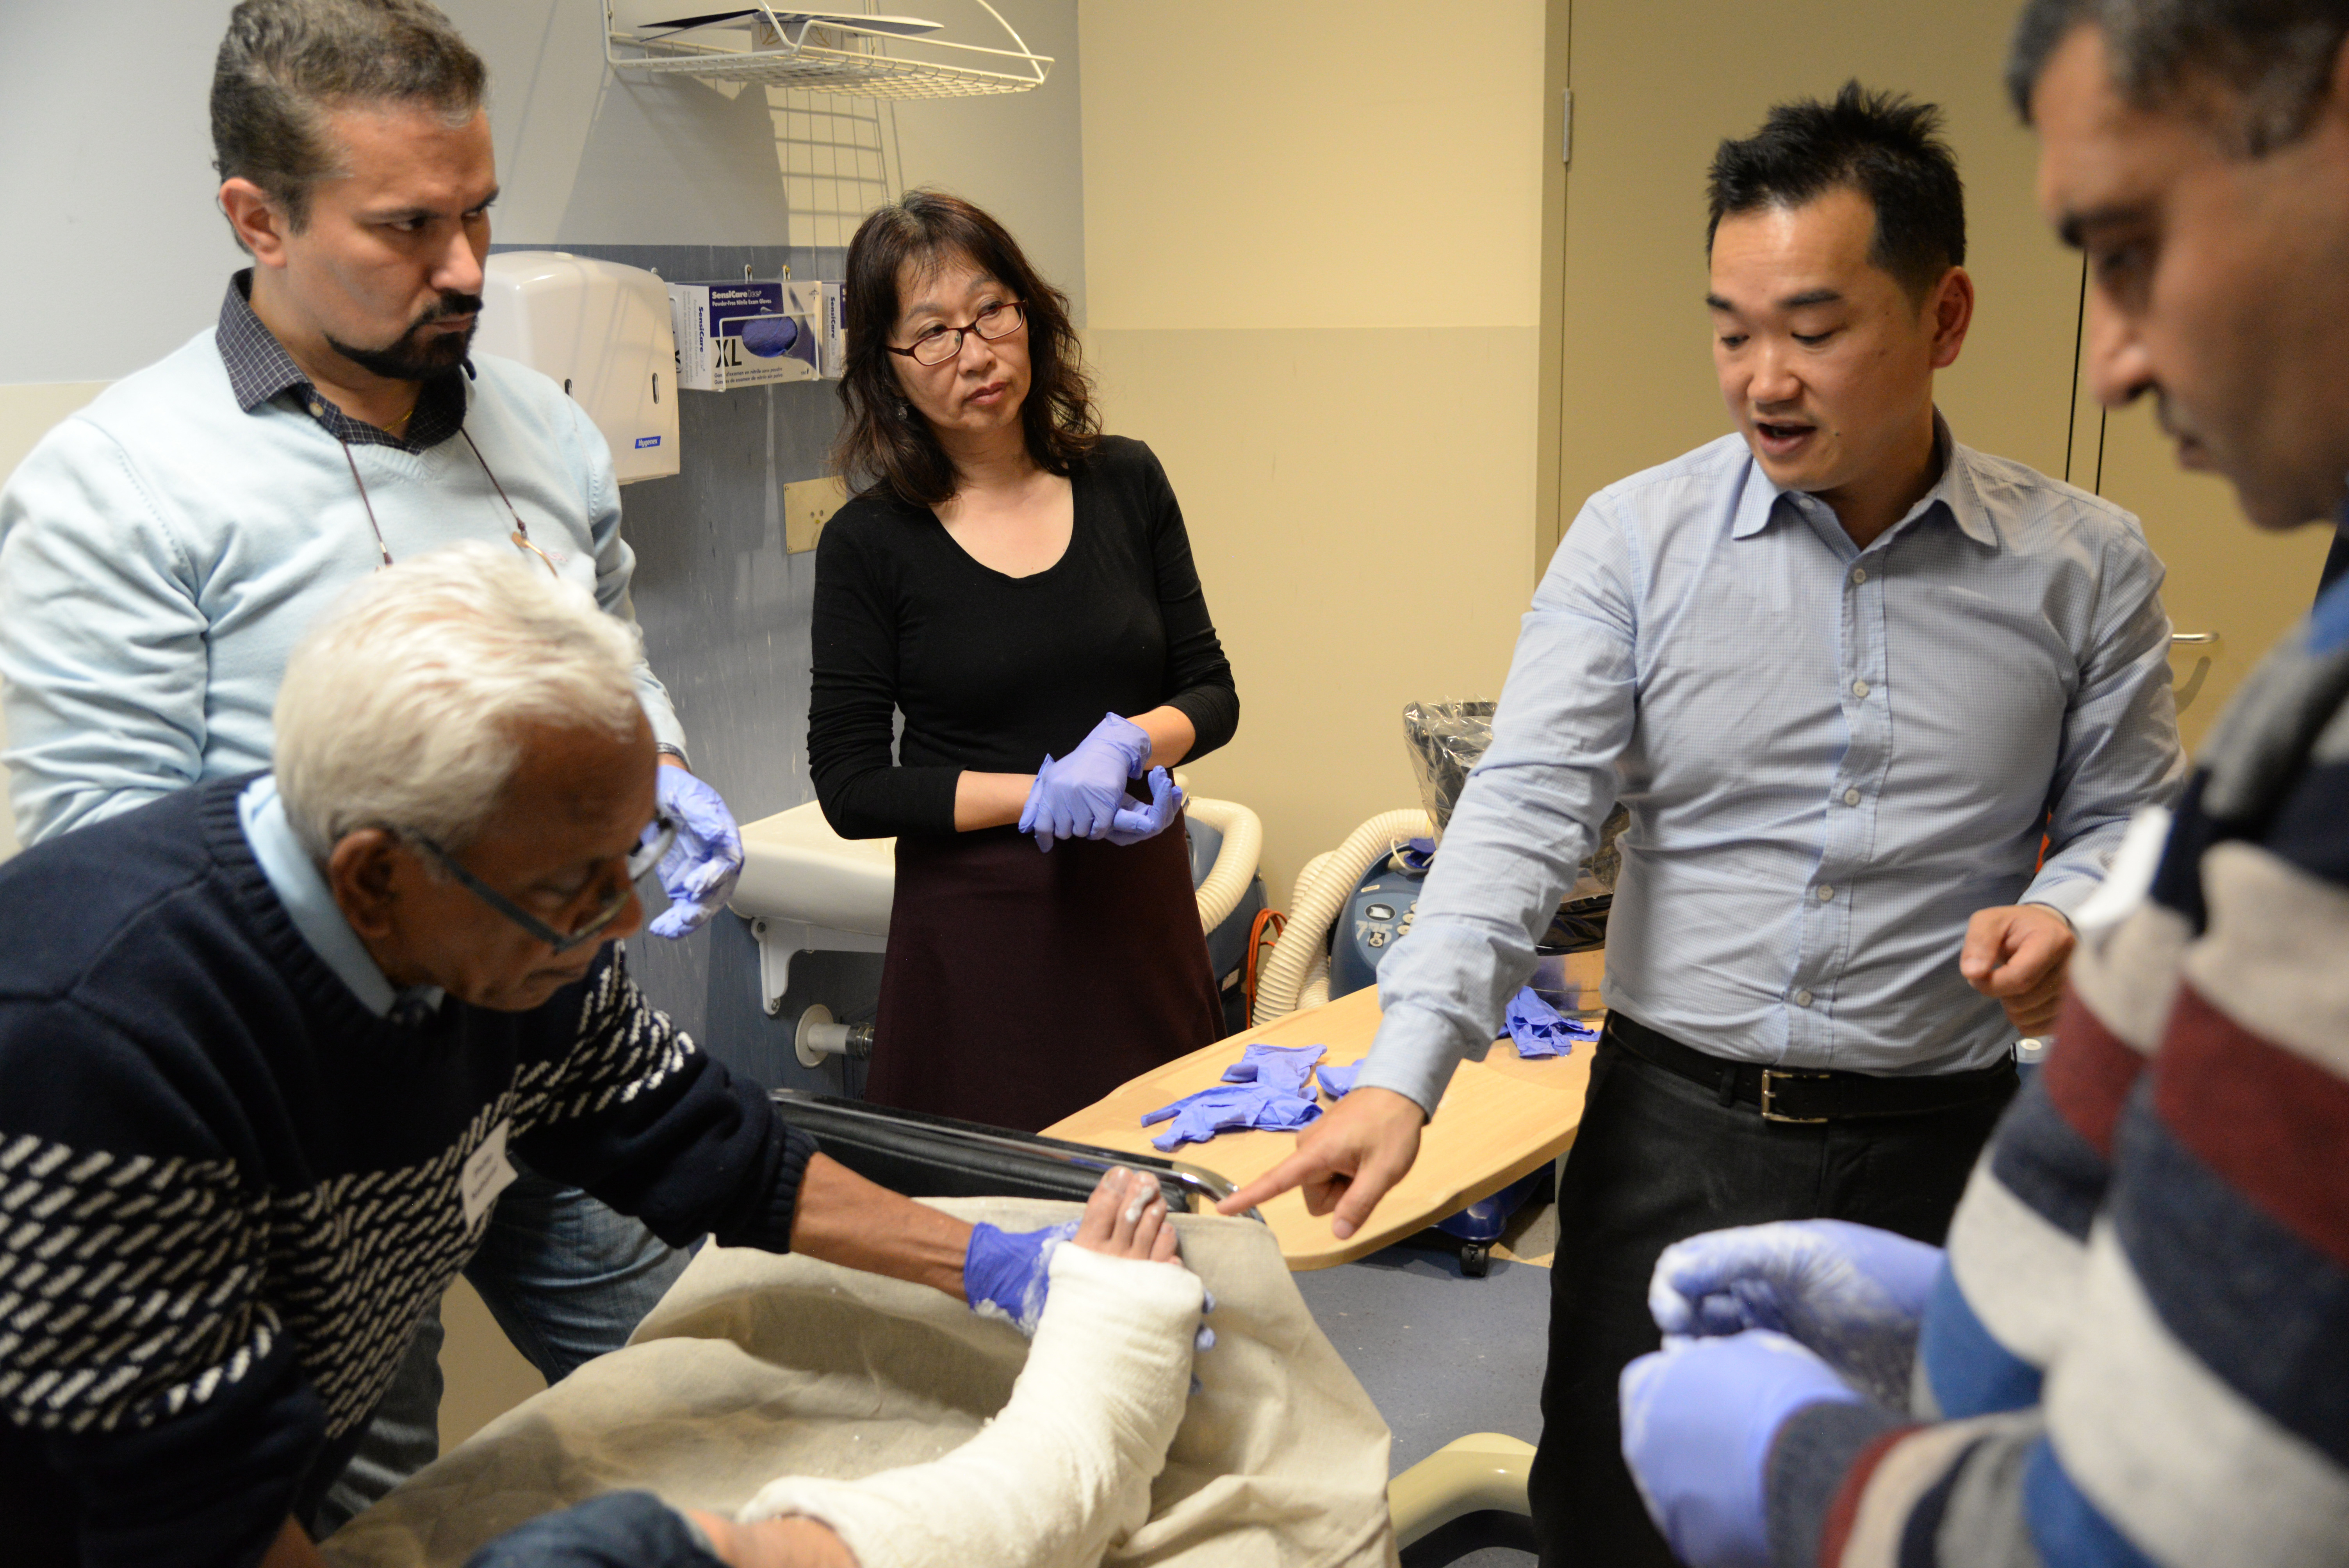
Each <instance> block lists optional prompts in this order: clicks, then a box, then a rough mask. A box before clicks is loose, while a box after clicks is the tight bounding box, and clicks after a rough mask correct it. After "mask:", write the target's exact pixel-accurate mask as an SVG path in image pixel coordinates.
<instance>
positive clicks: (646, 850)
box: [400, 811, 678, 953]
mask: <svg viewBox="0 0 2349 1568" xmlns="http://www.w3.org/2000/svg"><path fill="white" fill-rule="evenodd" d="M677 834H678V820H677V819H676V818H674V817H672V816H670V815H669V814H668V813H667V812H666V811H663V812H661V813H660V814H658V815H657V816H656V817H654V818H653V820H652V823H651V825H650V826H648V827H647V828H646V829H645V836H644V839H643V840H642V841H640V842H639V843H638V844H637V845H636V848H635V849H633V850H631V851H628V858H627V880H626V881H625V882H621V883H620V884H619V886H618V887H616V888H615V889H614V890H613V891H612V892H610V893H608V894H606V895H605V899H604V902H603V903H599V904H597V905H596V906H595V910H594V912H593V913H590V914H589V915H588V916H587V918H586V919H585V921H583V922H581V923H579V924H577V925H574V926H573V927H572V928H571V929H570V930H569V931H568V932H563V931H557V930H556V929H555V928H554V927H553V926H551V925H549V924H547V923H546V922H544V921H543V920H541V919H539V918H538V916H536V915H534V914H533V913H530V911H528V910H526V909H524V908H523V907H522V906H521V905H520V904H518V903H514V902H513V900H512V899H510V898H508V897H506V895H505V894H503V893H502V892H499V891H498V890H497V889H495V888H493V887H492V886H491V885H490V884H489V883H487V882H483V881H482V880H481V878H479V877H477V876H475V875H474V874H473V873H472V872H469V871H467V870H466V869H465V868H464V867H463V866H461V865H460V864H459V863H458V861H457V857H456V856H454V855H452V854H450V852H449V851H447V850H444V849H442V848H441V847H440V845H439V844H437V843H435V842H433V841H431V840H430V839H428V838H426V837H425V836H424V835H423V834H421V833H404V834H401V835H400V836H401V837H403V838H405V839H406V840H408V841H409V842H410V843H412V844H414V845H416V846H417V847H418V848H419V849H421V850H423V851H425V852H426V853H427V854H429V855H430V856H431V857H432V858H433V859H434V860H435V861H438V862H440V869H441V870H443V871H445V872H448V873H449V874H450V876H452V877H454V878H456V879H457V882H458V883H459V884H460V886H462V887H463V888H464V890H465V891H466V892H470V893H471V894H472V895H473V896H474V897H475V898H478V899H480V900H481V902H482V903H486V904H488V905H489V906H490V907H491V908H492V909H494V910H496V911H497V912H498V913H500V914H502V915H504V916H505V917H506V918H507V919H508V920H510V921H512V922H513V923H514V924H516V925H518V926H520V927H522V928H523V930H524V931H526V932H528V933H530V934H531V935H533V936H534V937H536V938H537V939H538V940H539V941H541V942H543V943H545V944H546V945H547V946H548V948H549V949H551V950H552V951H554V952H556V953H568V952H570V951H571V950H572V949H573V948H574V947H579V946H582V945H584V944H587V943H589V942H593V941H594V940H595V938H597V937H599V936H601V935H603V934H604V933H605V932H606V931H608V930H610V929H611V925H612V923H613V922H614V921H616V920H617V919H619V918H620V912H621V911H623V910H625V909H626V908H627V907H628V899H629V896H630V894H631V892H633V890H634V889H635V887H636V883H638V882H642V881H643V880H644V879H645V878H646V877H647V876H649V875H650V874H651V873H652V872H653V870H654V868H655V867H657V866H658V865H659V864H660V863H661V857H662V856H664V855H666V854H667V853H668V851H669V846H671V845H672V844H674V843H676V842H677Z"/></svg>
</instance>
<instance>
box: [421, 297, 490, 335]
mask: <svg viewBox="0 0 2349 1568" xmlns="http://www.w3.org/2000/svg"><path fill="white" fill-rule="evenodd" d="M480 314H481V295H479V294H460V293H458V292H457V291H456V290H455V289H443V290H441V291H440V298H439V299H437V300H435V301H433V302H432V304H431V305H430V307H429V308H428V309H427V310H426V311H425V313H424V314H423V315H419V316H418V317H417V318H416V320H415V323H414V324H413V325H410V326H409V329H408V330H409V331H410V332H414V331H415V330H416V328H417V327H419V326H429V325H432V324H433V323H434V322H436V321H446V320H448V319H449V318H450V316H452V315H480Z"/></svg>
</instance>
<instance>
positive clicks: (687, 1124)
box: [0, 778, 814, 1568]
mask: <svg viewBox="0 0 2349 1568" xmlns="http://www.w3.org/2000/svg"><path fill="white" fill-rule="evenodd" d="M247 782H248V779H239V778H232V779H219V780H215V781H213V782H211V783H207V784H200V785H197V786H194V787H192V788H191V789H184V790H182V791H181V792H180V793H178V794H176V795H171V796H167V797H165V798H164V799H160V800H158V801H156V802H154V803H153V804H152V805H149V806H145V807H142V808H140V809H139V810H135V811H129V812H126V813H124V814H123V815H121V816H119V817H115V818H111V819H109V820H106V821H103V822H99V823H97V824H96V825H94V826H91V827H88V828H84V829H81V830H79V831H77V832H72V833H67V834H66V835H64V836H63V837H61V838H57V839H52V840H50V841H47V843H43V844H39V845H36V846H35V847H34V848H32V849H30V850H27V851H25V852H24V853H23V854H21V855H19V856H18V857H16V860H14V861H11V862H10V863H9V864H7V865H6V866H5V867H0V1561H5V1562H6V1563H9V1564H10V1565H11V1568H16V1565H17V1564H23V1565H25V1568H41V1565H46V1564H49V1563H79V1564H82V1565H83V1568H98V1565H100V1564H117V1563H119V1564H131V1563H137V1564H140V1565H142V1568H148V1565H188V1568H194V1565H197V1564H204V1565H214V1564H217V1565H220V1568H238V1565H241V1564H250V1563H256V1562H258V1561H259V1560H260V1559H261V1556H262V1554H263V1553H264V1551H265V1550H266V1549H267V1547H268V1545H269V1543H270V1542H271V1541H272V1540H274V1538H275V1536H276V1534H277V1532H278V1529H279V1527H280V1526H281V1525H282V1524H283V1523H284V1522H285V1519H286V1517H287V1515H288V1514H293V1515H295V1516H296V1517H300V1516H302V1515H304V1514H305V1513H306V1512H307V1511H308V1509H309V1508H310V1507H311V1506H312V1505H314V1504H315V1503H316V1500H317V1498H318V1497H319V1496H320V1495H321V1494H322V1493H323V1492H324V1491H325V1490H326V1486H327V1484H328V1483H330V1482H331V1481H332V1480H333V1479H334V1477H335V1475H336V1472H337V1471H339V1470H340V1469H341V1468H342V1466H343V1464H344V1462H345V1461H347V1460H348V1459H349V1457H350V1454H351V1452H352V1450H353V1449H354V1448H356V1446H357V1441H358V1437H359V1434H360V1432H361V1431H362V1430H363V1429H364V1428H365V1423H366V1420H367V1415H368V1413H369V1411H370V1410H371V1409H372V1408H373V1407H374V1404H375V1402H376V1400H377V1399H378V1398H379V1397H380V1396H381V1395H382V1393H383V1391H384V1388H385V1387H386V1385H387V1384H388V1382H389V1381H390V1378H391V1375H392V1372H393V1370H394V1369H395V1367H397V1366H398V1361H399V1357H400V1353H401V1351H402V1349H403V1348H404V1347H405V1346H406V1344H407V1340H408V1335H409V1329H411V1328H412V1327H414V1326H415V1324H416V1320H417V1316H418V1315H419V1313H420V1312H421V1311H422V1310H423V1309H424V1308H425V1307H426V1306H427V1305H429V1304H430V1303H431V1302H433V1301H434V1300H437V1299H438V1298H439V1296H440V1293H441V1292H442V1291H443V1290H445V1289H446V1288H447V1287H448V1285H449V1283H450V1280H451V1279H452V1278H453V1277H454V1276H455V1274H456V1273H457V1270H458V1268H459V1266H460V1264H462V1263H463V1262H464V1261H465V1259H466V1258H467V1256H469V1255H470V1254H471V1252H472V1249H473V1246H474V1244H475V1243H477V1242H479V1240H480V1239H481V1226H482V1224H483V1223H485V1222H486V1220H487V1203H486V1202H485V1200H486V1198H487V1197H488V1196H489V1195H490V1194H491V1193H492V1192H493V1191H494V1182H493V1181H485V1180H484V1178H485V1177H492V1176H493V1174H494V1173H495V1172H497V1171H501V1170H502V1161H499V1160H498V1158H497V1150H496V1147H495V1145H496V1142H497V1140H498V1139H499V1138H500V1137H503V1138H505V1139H507V1140H510V1141H509V1143H508V1147H509V1148H510V1149H511V1150H512V1151H513V1152H514V1153H515V1154H517V1155H519V1156H521V1157H522V1158H524V1159H526V1160H528V1161H530V1163H531V1164H532V1165H533V1166H535V1167H536V1168H537V1169H538V1170H540V1171H543V1172H545V1173H546V1174H548V1175H550V1176H554V1177H555V1178H556V1179H558V1180H560V1181H568V1182H573V1183H575V1184H577V1185H579V1186H582V1187H585V1188H586V1189H587V1190H588V1191H591V1192H593V1193H595V1195H596V1196H597V1197H599V1198H602V1199H603V1200H604V1201H605V1202H608V1203H610V1204H611V1205H612V1206H613V1207H615V1208H616V1209H619V1210H620V1211H622V1212H626V1213H631V1214H635V1215H637V1216H638V1217H640V1218H642V1219H643V1220H645V1221H646V1222H647V1223H648V1224H650V1225H651V1226H652V1228H653V1230H654V1231H655V1232H656V1233H658V1234H659V1235H661V1236H662V1237H663V1238H664V1239H666V1240H667V1241H669V1242H672V1243H683V1242H686V1241H688V1240H689V1239H691V1238H692V1237H695V1236H698V1235H699V1234H701V1233H704V1232H708V1231H714V1232H715V1233H717V1235H718V1238H719V1240H720V1241H721V1242H731V1243H745V1244H750V1245H756V1246H762V1247H766V1248H768V1249H770V1250H772V1251H779V1252H780V1251H783V1250H785V1249H787V1248H788V1247H789V1245H790V1243H791V1231H792V1214H793V1212H794V1208H795V1205H796V1203H797V1200H798V1193H799V1183H800V1177H801V1174H802V1171H804V1170H805V1169H806V1166H807V1161H808V1159H809V1157H810V1155H812V1153H813V1152H814V1146H813V1145H812V1143H811V1142H810V1141H809V1140H807V1139H806V1138H805V1136H804V1135H802V1134H801V1133H799V1132H798V1131H796V1130H792V1129H788V1128H786V1127H785V1126H783V1124H782V1123H781V1121H780V1120H779V1119H777V1117H776V1115H775V1113H774V1108H773V1106H772V1105H771V1103H770V1102H769V1100H768V1099H767V1097H766V1095H765V1094H764V1093H763V1092H762V1091H761V1089H760V1088H758V1086H757V1085H755V1084H751V1083H748V1082H746V1081H744V1080H742V1079H739V1078H730V1077H729V1075H728V1074H727V1072H726V1070H725V1068H722V1067H720V1066H719V1064H718V1063H716V1062H713V1061H711V1060H710V1059H709V1057H705V1056H703V1055H702V1054H701V1053H700V1052H699V1051H698V1050H696V1049H695V1048H694V1046H693V1042H692V1041H691V1040H689V1039H688V1038H687V1037H685V1036H683V1035H680V1034H678V1032H677V1031H676V1030H675V1029H673V1028H671V1027H670V1026H669V1023H668V1020H667V1018H665V1017H663V1016H661V1015H660V1014H658V1013H657V1012H655V1011H654V1010H653V1009H652V1008H651V1007H650V1006H648V1005H647V1003H646V1002H645V999H644V997H643V996H642V995H639V994H638V992H637V990H636V985H634V984H633V983H632V982H631V981H630V980H629V979H628V976H627V972H626V967H625V966H624V965H622V963H621V961H620V958H619V954H618V950H617V949H616V948H614V949H612V950H610V951H608V952H606V953H605V954H604V955H603V956H602V957H601V958H600V959H599V960H598V961H597V963H596V965H595V968H593V969H592V970H590V971H589V972H588V974H587V975H586V977H585V978H584V979H582V980H580V981H579V982H577V983H576V984H574V985H568V986H565V987H564V989H563V990H561V991H559V992H557V993H556V994H555V995H554V996H553V997H552V998H551V999H549V1000H548V1001H547V1002H545V1003H544V1004H543V1005H542V1006H538V1007H536V1008H534V1009H533V1010H531V1011H529V1012H526V1013H504V1012H492V1011H490V1010H488V1009H484V1008H481V1007H474V1006H466V1005H465V1004H462V1003H460V1002H456V1001H453V1000H451V1001H449V1002H447V1003H444V1004H443V1005H442V1006H441V1007H440V1009H439V1011H438V1012H437V1013H435V1014H433V1015H432V1016H429V1017H428V1018H424V1019H421V1020H419V1021H417V1022H414V1023H408V1022H400V1021H395V1020H394V1019H391V1018H382V1017H378V1016H376V1015H375V1014H373V1013H372V1012H370V1011H369V1010H368V1009H367V1006H365V1005H364V1004H363V1003H361V1002H360V1000H359V999H358V998H357V996H356V995H353V994H352V993H351V991H350V989H349V987H347V985H344V984H343V983H342V981H341V980H339V979H338V978H337V977H336V975H335V973H334V971H333V970H332V969H330V968H329V967H328V966H327V965H326V961H325V960H323V959H321V958H320V957H319V956H318V955H317V954H316V953H315V952H313V951H312V950H311V948H310V946H309V944H307V943H306V942H305V940H304V939H303V937H302V935H301V934H300V932H299V931H297V930H296V929H295V925H294V923H293V921H292V918H291V917H290V916H289V915H288V914H287V913H286V912H285V906H284V904H282V903H280V902H279V901H278V898H277V895H276V893H275V892H274V891H273V890H272V889H271V887H270V885H269V880H268V878H267V877H266V876H265V875H264V873H263V872H262V870H261V867H260V864H259V862H258V861H256V860H255V859H254V853H253V850H252V847H251V845H250V844H248V843H247V842H246V841H245V837H244V833H243V827H242V825H241V824H240V822H239V820H238V818H237V795H238V792H239V791H240V790H241V789H243V786H244V785H245V784H246V783H247Z"/></svg>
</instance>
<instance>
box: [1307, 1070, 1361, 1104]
mask: <svg viewBox="0 0 2349 1568" xmlns="http://www.w3.org/2000/svg"><path fill="white" fill-rule="evenodd" d="M1314 1076H1315V1077H1317V1078H1319V1079H1320V1080H1321V1092H1322V1093H1324V1094H1326V1095H1328V1096H1329V1097H1330V1099H1345V1098H1346V1097H1347V1096H1348V1095H1350V1094H1351V1093H1353V1092H1354V1080H1355V1079H1356V1078H1360V1077H1361V1076H1362V1064H1361V1063H1360V1062H1349V1063H1347V1064H1346V1065H1345V1066H1344V1067H1334V1066H1332V1065H1331V1064H1330V1063H1328V1062H1323V1063H1322V1064H1321V1065H1320V1066H1319V1068H1315V1069H1314Z"/></svg>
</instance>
